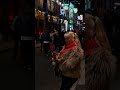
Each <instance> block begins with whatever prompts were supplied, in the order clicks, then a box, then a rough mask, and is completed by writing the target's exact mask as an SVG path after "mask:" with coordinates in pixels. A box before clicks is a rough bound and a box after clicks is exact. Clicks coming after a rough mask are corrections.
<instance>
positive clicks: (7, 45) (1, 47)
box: [0, 40, 14, 52]
mask: <svg viewBox="0 0 120 90" xmlns="http://www.w3.org/2000/svg"><path fill="white" fill-rule="evenodd" d="M13 47H14V41H13V40H8V41H2V40H1V41H0V52H3V51H5V50H8V49H11V48H13Z"/></svg>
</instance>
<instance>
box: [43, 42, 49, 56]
mask: <svg viewBox="0 0 120 90" xmlns="http://www.w3.org/2000/svg"><path fill="white" fill-rule="evenodd" d="M49 48H50V44H49V43H44V52H45V54H48V52H49Z"/></svg>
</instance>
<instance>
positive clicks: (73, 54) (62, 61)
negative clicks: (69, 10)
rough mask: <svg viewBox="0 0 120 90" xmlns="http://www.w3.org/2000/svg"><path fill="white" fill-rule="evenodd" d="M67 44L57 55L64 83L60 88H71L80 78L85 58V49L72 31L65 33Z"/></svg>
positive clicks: (63, 89) (68, 89)
mask: <svg viewBox="0 0 120 90" xmlns="http://www.w3.org/2000/svg"><path fill="white" fill-rule="evenodd" d="M64 38H65V41H66V44H65V46H64V48H63V49H62V50H61V51H60V53H58V54H57V56H56V59H55V60H56V61H55V60H54V62H53V64H55V62H57V63H58V65H59V68H58V70H59V71H60V73H61V77H62V85H61V88H60V90H70V88H71V87H72V85H73V84H74V83H75V82H76V81H77V80H78V78H80V64H81V60H82V59H83V50H82V49H81V48H80V47H78V46H77V44H76V42H75V40H74V36H73V34H72V33H70V32H67V33H65V34H64Z"/></svg>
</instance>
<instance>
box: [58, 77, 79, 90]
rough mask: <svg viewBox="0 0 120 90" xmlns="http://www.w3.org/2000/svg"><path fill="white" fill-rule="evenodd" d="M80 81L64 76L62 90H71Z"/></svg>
mask: <svg viewBox="0 0 120 90" xmlns="http://www.w3.org/2000/svg"><path fill="white" fill-rule="evenodd" d="M77 80H78V78H70V77H66V76H62V85H61V88H60V90H70V88H71V87H72V86H73V84H74V83H75V82H76V81H77Z"/></svg>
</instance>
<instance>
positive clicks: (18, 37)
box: [13, 33, 20, 60]
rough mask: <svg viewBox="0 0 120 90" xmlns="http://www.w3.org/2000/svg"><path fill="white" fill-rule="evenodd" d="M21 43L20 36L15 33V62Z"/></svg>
mask: <svg viewBox="0 0 120 90" xmlns="http://www.w3.org/2000/svg"><path fill="white" fill-rule="evenodd" d="M19 42H20V35H19V34H16V33H15V35H14V49H13V51H14V60H16V59H17V54H18V48H19Z"/></svg>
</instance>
